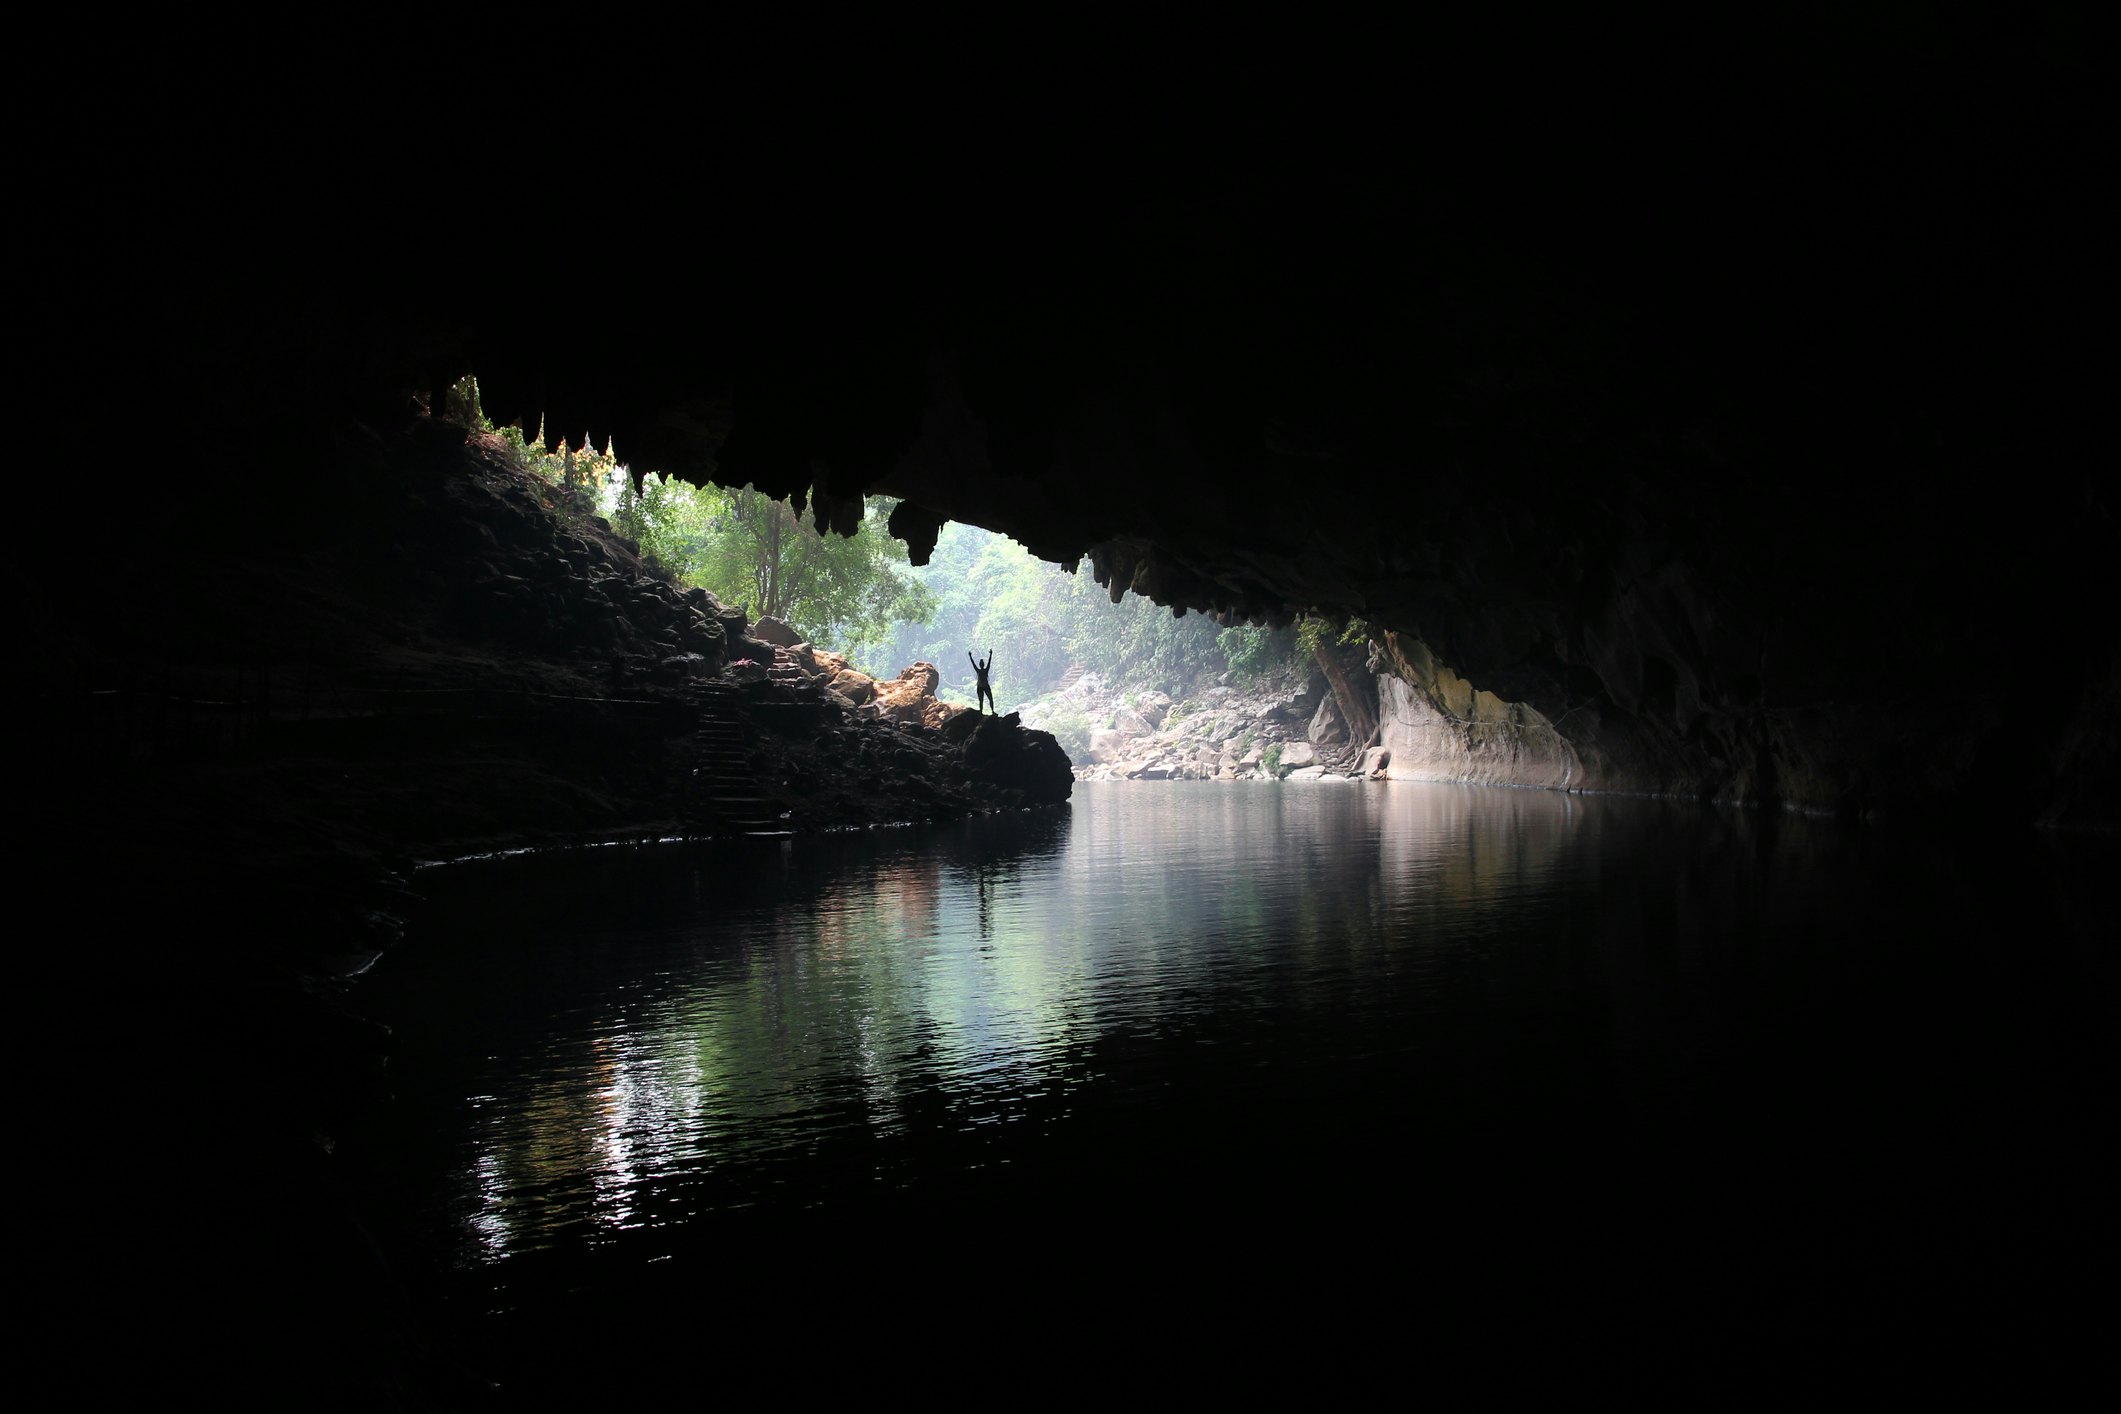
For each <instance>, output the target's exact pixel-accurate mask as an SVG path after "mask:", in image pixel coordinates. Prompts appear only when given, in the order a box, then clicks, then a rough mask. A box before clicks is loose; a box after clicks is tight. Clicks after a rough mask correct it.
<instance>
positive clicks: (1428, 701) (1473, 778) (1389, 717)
mask: <svg viewBox="0 0 2121 1414" xmlns="http://www.w3.org/2000/svg"><path fill="white" fill-rule="evenodd" d="M1388 651H1389V654H1390V659H1391V662H1390V669H1388V670H1387V671H1383V672H1380V673H1379V674H1378V678H1377V693H1378V716H1379V721H1380V723H1381V740H1380V749H1381V750H1382V751H1383V752H1385V753H1386V755H1385V757H1384V760H1385V761H1386V762H1388V764H1387V765H1386V766H1385V776H1386V779H1388V780H1395V781H1469V782H1475V783H1478V784H1483V785H1514V786H1546V787H1549V788H1551V789H1566V788H1567V787H1569V786H1572V785H1574V786H1580V785H1581V784H1583V779H1584V767H1583V761H1582V759H1581V758H1580V757H1579V756H1578V755H1577V753H1576V748H1575V747H1574V746H1572V745H1570V743H1569V742H1568V740H1567V739H1566V738H1564V737H1563V736H1562V735H1561V733H1560V732H1559V731H1558V730H1556V729H1555V727H1554V724H1553V723H1552V722H1549V721H1548V720H1547V719H1546V718H1545V717H1544V716H1542V715H1541V714H1540V713H1538V712H1536V711H1534V710H1533V709H1531V708H1530V707H1526V706H1524V705H1523V704H1521V703H1511V702H1505V701H1503V700H1502V699H1501V698H1499V697H1497V696H1496V695H1495V694H1494V693H1492V692H1484V691H1482V690H1480V689H1479V688H1476V687H1474V686H1473V685H1472V684H1471V683H1469V682H1467V681H1466V680H1465V679H1464V678H1461V677H1459V676H1458V674H1456V673H1454V672H1452V671H1451V669H1449V668H1448V667H1445V666H1444V665H1443V664H1441V663H1438V662H1437V661H1436V659H1435V657H1434V655H1432V654H1431V653H1430V652H1429V651H1428V648H1427V647H1426V646H1425V645H1424V644H1422V643H1421V642H1420V641H1419V640H1418V639H1403V638H1398V637H1397V636H1392V637H1391V639H1390V641H1389V646H1388ZM1391 669H1396V671H1393V670H1391ZM1364 759H1365V761H1366V762H1367V760H1368V757H1367V756H1365V758H1364Z"/></svg>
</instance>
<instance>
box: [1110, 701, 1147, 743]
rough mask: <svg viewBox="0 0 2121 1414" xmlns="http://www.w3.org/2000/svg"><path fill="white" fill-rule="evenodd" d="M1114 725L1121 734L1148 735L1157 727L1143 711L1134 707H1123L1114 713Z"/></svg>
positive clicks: (1114, 728)
mask: <svg viewBox="0 0 2121 1414" xmlns="http://www.w3.org/2000/svg"><path fill="white" fill-rule="evenodd" d="M1112 727H1113V730H1115V731H1117V732H1118V733H1119V734H1120V735H1121V736H1147V735H1148V734H1149V733H1150V732H1151V731H1153V730H1155V728H1153V727H1151V726H1150V725H1149V721H1148V719H1147V718H1146V717H1144V716H1142V714H1141V713H1139V712H1137V711H1135V710H1134V709H1133V708H1132V707H1122V708H1120V709H1119V710H1118V711H1117V712H1114V713H1113V714H1112Z"/></svg>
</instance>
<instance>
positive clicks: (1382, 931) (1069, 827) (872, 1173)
mask: <svg viewBox="0 0 2121 1414" xmlns="http://www.w3.org/2000/svg"><path fill="white" fill-rule="evenodd" d="M1602 808H1603V807H1602V806H1601V805H1600V804H1599V803H1597V802H1587V801H1585V800H1582V799H1580V798H1574V797H1568V796H1560V795H1552V794H1546V793H1534V792H1517V791H1478V790H1464V789H1458V788H1448V787H1436V788H1425V787H1401V786H1394V787H1392V788H1389V789H1372V788H1364V787H1355V786H1347V787H1334V786H1318V787H1312V788H1291V789H1285V790H1274V789H1251V790H1240V789H1225V788H1217V787H1207V786H1203V787H1200V788H1191V787H1172V788H1169V789H1164V790H1148V789H1142V788H1138V787H1137V788H1131V789H1130V788H1126V787H1117V786H1089V787H1085V788H1082V789H1081V790H1080V791H1079V794H1078V799H1077V802H1076V804H1075V806H1074V808H1073V810H1072V811H1071V812H1069V813H1066V814H1062V815H1047V816H1021V817H1015V818H1012V819H1008V820H1004V821H1000V822H995V821H988V822H981V823H976V824H970V825H966V826H962V827H957V828H952V829H946V830H939V831H934V832H923V833H906V832H895V833H893V834H891V835H889V836H885V837H883V838H881V839H879V838H875V837H866V836H863V837H840V838H827V839H817V840H808V841H803V842H799V843H798V842H782V843H779V844H776V845H771V846H763V847H762V846H759V845H749V846H721V847H715V848H695V849H690V850H687V849H665V850H661V851H655V852H645V853H642V854H637V855H633V856H631V857H624V856H622V857H614V856H612V855H611V854H609V853H600V854H595V855H589V856H577V857H555V856H549V855H548V856H539V857H533V858H527V859H524V860H509V861H499V862H495V863H489V864H482V865H478V866H472V867H471V868H469V869H465V870H461V871H457V872H456V873H454V874H452V875H447V876H445V875H439V874H429V875H426V876H423V881H424V882H425V883H426V884H427V885H428V886H429V887H430V888H431V889H432V890H433V892H434V893H435V894H436V895H437V896H438V900H439V903H440V907H441V913H440V916H439V917H438V918H437V919H436V920H435V921H434V924H433V926H432V927H431V928H430V929H429V930H428V932H427V934H426V936H425V937H424V938H423V939H422V941H421V942H420V943H419V944H418V945H417V947H416V949H414V950H412V952H411V955H409V956H404V957H401V958H399V959H397V960H396V961H397V963H398V965H397V966H395V967H394V968H393V969H390V970H389V971H390V980H389V983H388V985H387V986H380V987H379V989H378V990H379V992H380V993H381V1000H379V1001H378V1002H376V1003H374V1004H376V1005H379V1006H380V1007H381V1008H382V1009H384V1010H385V1011H388V1012H390V1013H392V1014H393V1015H394V1016H395V1017H396V1019H397V1020H398V1022H399V1025H400V1030H401V1035H402V1037H403V1045H404V1054H403V1055H402V1056H401V1059H400V1061H399V1067H400V1075H401V1082H400V1083H401V1084H403V1085H406V1086H408V1087H416V1086H435V1087H437V1089H436V1090H435V1091H433V1092H430V1093H427V1094H425V1095H423V1096H417V1097H415V1098H414V1101H413V1102H414V1103H415V1104H418V1105H427V1106H432V1107H434V1109H435V1110H436V1111H438V1113H437V1114H436V1115H435V1118H436V1121H437V1123H438V1124H439V1125H440V1126H441V1127H442V1128H444V1129H445V1130H455V1131H457V1132H458V1133H459V1135H460V1138H459V1140H458V1145H459V1148H458V1151H457V1153H456V1154H455V1157H454V1158H453V1159H452V1160H451V1161H450V1167H451V1168H452V1169H453V1170H454V1172H455V1174H456V1175H457V1177H456V1178H455V1179H454V1180H453V1182H452V1184H451V1188H452V1190H453V1191H452V1192H451V1193H450V1194H449V1196H448V1198H447V1200H446V1204H447V1206H448V1207H449V1208H450V1209H451V1210H452V1211H451V1215H450V1222H451V1223H452V1224H453V1225H454V1226H455V1227H456V1228H457V1230H459V1231H460V1232H463V1233H465V1234H468V1235H469V1236H470V1237H471V1238H472V1239H474V1240H475V1242H476V1245H477V1248H478V1250H479V1251H480V1252H481V1253H483V1254H484V1255H485V1256H486V1257H489V1258H493V1257H502V1256H505V1255H507V1254H509V1253H511V1252H515V1251H519V1250H534V1249H537V1248H540V1247H544V1246H547V1245H549V1244H552V1243H554V1242H559V1241H571V1240H582V1241H590V1242H595V1241H597V1240H599V1235H600V1234H608V1233H610V1232H614V1231H620V1230H626V1229H632V1228H638V1227H642V1226H655V1225H659V1224H664V1223H670V1222H673V1221H677V1220H680V1219H683V1218H684V1217H687V1216H690V1215H693V1214H696V1213H697V1212H699V1211H700V1210H702V1209H703V1208H708V1209H711V1208H715V1207H723V1206H743V1205H747V1204H750V1203H755V1202H759V1201H762V1200H766V1199H770V1198H772V1197H775V1196H777V1194H778V1190H782V1189H786V1188H788V1187H790V1186H791V1185H793V1186H795V1187H797V1188H800V1189H804V1190H806V1197H807V1198H808V1199H810V1200H820V1199H827V1198H829V1197H830V1196H831V1190H832V1188H833V1187H834V1186H836V1185H844V1184H846V1183H849V1182H857V1181H863V1180H867V1181H883V1182H886V1183H904V1182H908V1181H914V1180H917V1178H918V1176H919V1174H920V1171H921V1170H922V1168H923V1167H924V1166H925V1165H927V1164H929V1163H931V1162H940V1163H944V1164H949V1165H958V1164H966V1165H977V1164H979V1163H982V1162H990V1161H1007V1160H1009V1159H1011V1158H1015V1157H1023V1155H1022V1154H1018V1153H1013V1152H1012V1145H1011V1144H1010V1142H1009V1141H1008V1140H1007V1139H1006V1138H1004V1137H1003V1136H1004V1135H1005V1134H1006V1132H1007V1131H1009V1130H1011V1129H1013V1128H1021V1127H1026V1126H1028V1127H1030V1128H1031V1129H1033V1130H1046V1129H1052V1128H1055V1127H1059V1126H1065V1125H1066V1124H1067V1123H1068V1122H1069V1119H1070V1115H1071V1103H1072V1101H1073V1099H1074V1098H1075V1097H1076V1096H1078V1095H1079V1094H1080V1093H1081V1092H1083V1091H1084V1090H1085V1088H1086V1087H1090V1088H1092V1089H1095V1090H1096V1091H1097V1092H1098V1094H1099V1096H1100V1100H1099V1103H1100V1104H1103V1105H1113V1104H1117V1105H1120V1106H1125V1105H1127V1104H1129V1103H1133V1102H1135V1101H1136V1100H1139V1099H1140V1098H1142V1097H1144V1096H1153V1095H1154V1094H1155V1093H1156V1092H1158V1091H1160V1090H1163V1089H1166V1088H1168V1087H1170V1086H1172V1085H1174V1084H1188V1083H1194V1082H1196V1081H1197V1080H1198V1079H1199V1077H1200V1076H1201V1075H1202V1074H1203V1067H1204V1065H1207V1064H1209V1061H1208V1060H1207V1059H1205V1058H1206V1057H1208V1056H1209V1055H1210V1054H1211V1053H1212V1065H1213V1067H1216V1068H1228V1067H1231V1066H1244V1067H1246V1068H1248V1069H1261V1068H1266V1069H1272V1068H1274V1067H1276V1066H1277V1065H1279V1066H1282V1067H1283V1068H1288V1067H1294V1068H1296V1069H1299V1070H1303V1071H1315V1070H1316V1069H1318V1068H1319V1067H1321V1066H1328V1067H1330V1066H1331V1065H1333V1064H1335V1063H1336V1060H1347V1061H1354V1062H1360V1061H1361V1060H1362V1059H1363V1058H1364V1057H1365V1056H1367V1055H1370V1054H1371V1053H1373V1052H1375V1051H1377V1050H1378V1049H1379V1048H1380V1047H1382V1048H1385V1049H1388V1050H1405V1049H1407V1048H1408V1047H1409V1046H1413V1045H1416V1044H1417V1043H1418V1036H1419V1032H1420V1029H1421V1024H1422V1018H1423V1017H1424V1016H1426V1015H1432V1014H1433V1012H1434V1009H1435V1008H1436V1006H1437V1005H1439V1004H1440V1002H1441V1001H1442V1000H1443V999H1444V998H1445V997H1446V995H1447V994H1448V993H1449V991H1450V986H1449V983H1448V979H1447V977H1446V973H1447V972H1448V970H1449V967H1450V963H1451V959H1452V958H1453V957H1456V956H1459V955H1461V954H1464V953H1466V952H1467V951H1468V950H1469V949H1477V948H1478V946H1479V939H1480V936H1481V934H1482V932H1483V929H1484V928H1486V927H1489V926H1492V925H1493V924H1494V923H1495V922H1496V921H1498V915H1507V916H1512V917H1517V918H1536V917H1537V916H1538V915H1539V914H1540V913H1541V912H1542V911H1543V910H1548V909H1552V908H1555V907H1558V904H1557V903H1556V902H1555V900H1554V897H1553V894H1554V890H1555V886H1556V879H1557V877H1558V876H1559V875H1560V874H1562V873H1563V872H1565V871H1563V870H1562V868H1561V866H1562V865H1563V864H1564V862H1565V861H1566V860H1567V858H1568V854H1567V851H1568V849H1569V846H1570V842H1571V841H1572V840H1573V839H1574V838H1575V836H1576V835H1577V832H1578V831H1579V829H1580V828H1581V826H1582V824H1583V822H1584V820H1585V818H1586V817H1587V816H1589V815H1595V814H1597V813H1598V812H1599V811H1600V810H1601V809H1602ZM1587 862H1595V861H1586V860H1584V859H1578V860H1576V862H1575V863H1576V868H1577V870H1578V871H1579V873H1580V871H1581V870H1582V869H1583V868H1584V867H1586V864H1587ZM1579 882H1580V879H1579ZM496 885H498V887H496ZM467 997H471V998H474V999H476V1000H475V1001H473V1002H472V1003H471V1004H470V1005H469V1007H468V1009H467V1004H466V998H467ZM423 1006H431V1007H432V1008H433V1009H434V1010H433V1011H432V1012H429V1013H425V1014H423V1013H422V1012H421V1011H420V1008H422V1007H423ZM1113 1041H1125V1042H1127V1043H1128V1046H1127V1050H1126V1055H1125V1069H1124V1070H1123V1071H1120V1070H1115V1069H1114V1068H1113V1066H1112V1065H1111V1064H1109V1063H1108V1062H1107V1061H1106V1060H1105V1059H1103V1058H1101V1055H1100V1052H1101V1050H1102V1049H1104V1046H1103V1045H1102V1044H1101V1043H1108V1042H1113ZM944 1137H947V1138H948V1140H949V1142H947V1143H945V1144H941V1145H939V1146H935V1145H932V1144H931V1143H930V1141H934V1140H937V1139H939V1138H944ZM925 1147H933V1148H935V1152H933V1153H927V1152H924V1148H925ZM821 1154H827V1155H830V1156H831V1157H832V1158H833V1159H834V1160H835V1163H834V1164H833V1165H830V1166H827V1167H826V1168H825V1169H824V1177H823V1178H822V1179H820V1177H819V1175H818V1173H817V1172H815V1171H814V1170H815V1169H816V1167H817V1166H815V1165H813V1164H810V1163H808V1162H807V1161H808V1160H811V1159H815V1158H816V1157H818V1156H819V1155H821ZM850 1162H851V1167H850Z"/></svg>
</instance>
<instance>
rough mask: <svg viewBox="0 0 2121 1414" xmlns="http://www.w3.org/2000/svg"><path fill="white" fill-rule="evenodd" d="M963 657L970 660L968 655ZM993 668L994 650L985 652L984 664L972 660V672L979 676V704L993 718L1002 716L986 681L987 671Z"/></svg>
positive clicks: (977, 660) (991, 688)
mask: <svg viewBox="0 0 2121 1414" xmlns="http://www.w3.org/2000/svg"><path fill="white" fill-rule="evenodd" d="M965 656H966V657H967V658H972V655H971V654H970V653H967V654H966V655H965ZM993 666H994V650H993V649H992V648H989V649H988V650H987V661H986V662H984V663H982V662H981V661H980V660H979V659H977V658H972V671H973V672H974V673H976V674H978V676H979V702H980V703H984V704H985V706H986V710H988V711H990V712H992V713H994V715H995V716H997V717H999V716H1000V715H1001V714H1002V713H1001V709H1000V708H999V707H996V706H995V705H994V688H993V687H992V685H990V684H989V683H988V681H987V669H989V668H991V667H993Z"/></svg>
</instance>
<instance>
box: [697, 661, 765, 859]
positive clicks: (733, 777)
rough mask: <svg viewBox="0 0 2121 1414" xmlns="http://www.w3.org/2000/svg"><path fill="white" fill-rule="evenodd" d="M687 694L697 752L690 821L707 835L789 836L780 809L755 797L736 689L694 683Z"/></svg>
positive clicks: (756, 787)
mask: <svg viewBox="0 0 2121 1414" xmlns="http://www.w3.org/2000/svg"><path fill="white" fill-rule="evenodd" d="M691 692H692V700H693V704H694V706H695V707H696V708H697V709H698V717H697V719H696V720H695V722H694V723H693V728H692V740H693V744H694V746H695V747H696V748H697V751H698V754H697V761H696V763H695V765H694V766H693V771H692V816H693V820H694V822H695V823H696V824H698V825H699V826H700V827H701V828H702V829H704V830H705V831H706V832H708V833H710V834H738V835H760V834H774V835H777V834H785V833H787V827H786V823H785V822H784V821H783V820H782V819H781V814H780V810H779V809H778V808H777V807H776V806H775V805H774V803H773V801H771V800H769V799H768V798H767V797H765V796H763V795H761V794H759V785H758V776H757V774H756V773H755V772H754V771H753V769H752V764H751V763H752V752H751V743H750V736H749V730H748V728H747V726H746V724H745V721H744V714H743V710H742V708H741V707H740V705H739V704H738V701H737V689H736V688H735V686H734V685H732V684H730V683H725V682H695V683H693V684H692V689H691Z"/></svg>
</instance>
